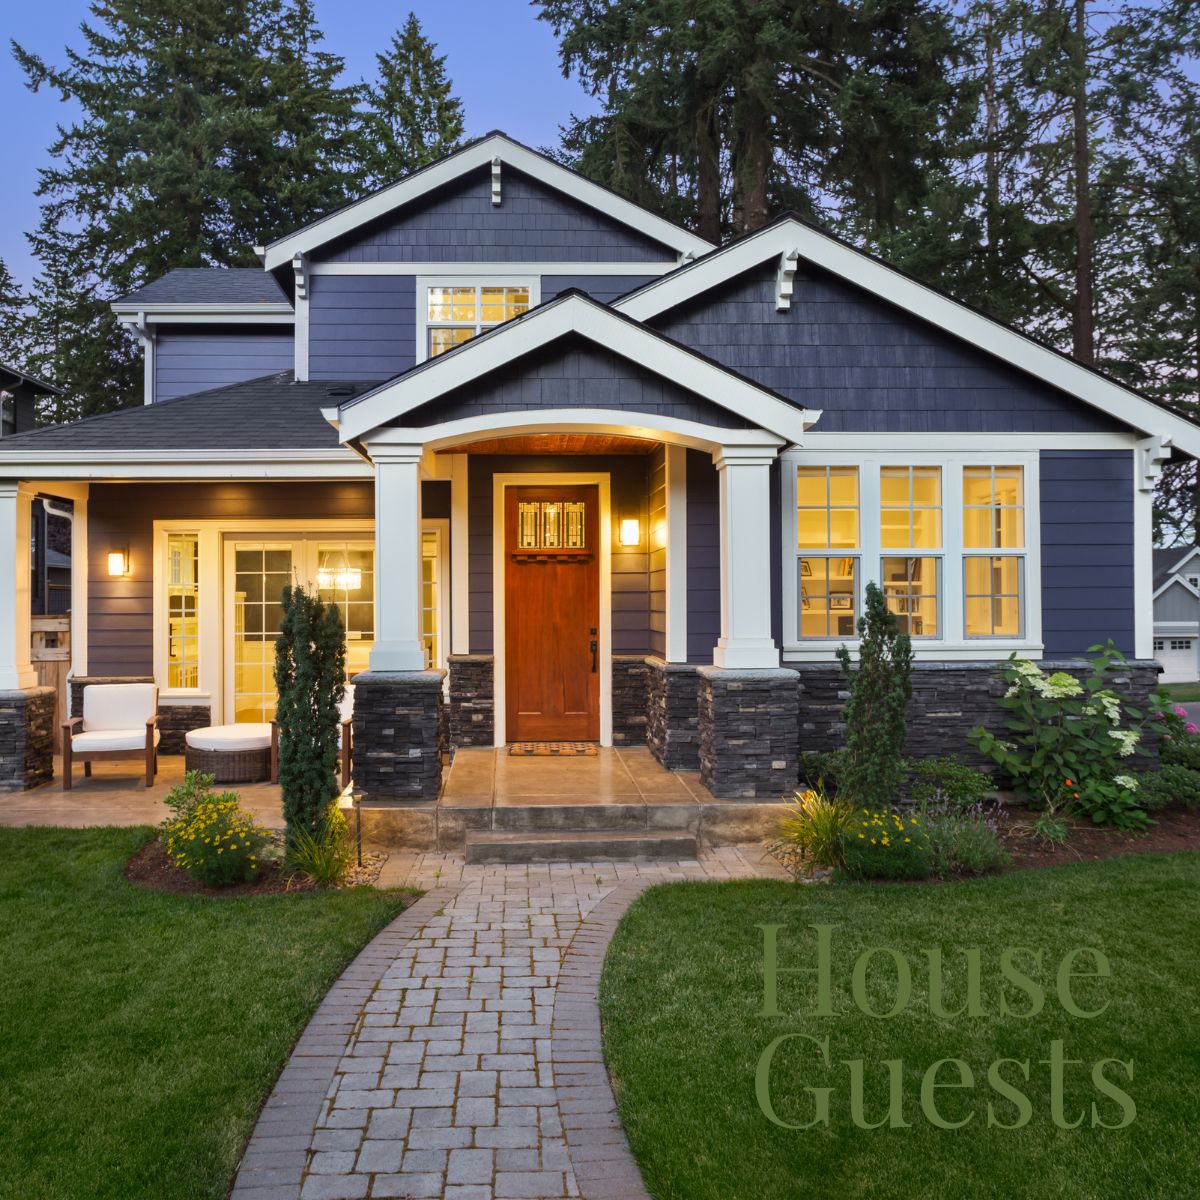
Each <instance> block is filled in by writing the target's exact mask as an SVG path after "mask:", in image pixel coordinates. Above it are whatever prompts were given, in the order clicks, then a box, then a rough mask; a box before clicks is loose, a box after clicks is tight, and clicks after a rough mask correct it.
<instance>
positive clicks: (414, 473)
mask: <svg viewBox="0 0 1200 1200" xmlns="http://www.w3.org/2000/svg"><path fill="white" fill-rule="evenodd" d="M369 450H370V454H371V458H372V460H373V461H374V463H375V647H374V649H373V650H372V651H371V670H372V671H423V670H425V667H426V662H425V642H424V640H423V639H422V637H421V452H422V451H421V447H420V446H401V445H395V446H393V445H380V444H376V445H373V446H371V447H370V448H369Z"/></svg>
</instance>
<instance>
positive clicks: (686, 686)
mask: <svg viewBox="0 0 1200 1200" xmlns="http://www.w3.org/2000/svg"><path fill="white" fill-rule="evenodd" d="M645 662H646V744H647V745H648V746H649V747H650V752H651V753H652V754H653V755H654V757H655V758H656V759H658V761H659V762H660V763H662V765H663V766H664V767H666V768H667V769H668V770H671V771H698V770H699V769H700V706H699V697H700V680H699V677H698V676H697V675H696V668H695V667H693V666H689V665H688V664H687V663H668V662H664V661H663V660H662V659H661V658H657V657H652V658H647V659H646V660H645Z"/></svg>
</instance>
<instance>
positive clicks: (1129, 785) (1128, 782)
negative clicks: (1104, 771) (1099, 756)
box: [1113, 775, 1138, 792]
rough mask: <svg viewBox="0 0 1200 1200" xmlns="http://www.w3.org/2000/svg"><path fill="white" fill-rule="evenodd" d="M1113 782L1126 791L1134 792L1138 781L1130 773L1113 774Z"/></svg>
mask: <svg viewBox="0 0 1200 1200" xmlns="http://www.w3.org/2000/svg"><path fill="white" fill-rule="evenodd" d="M1113 783H1115V784H1116V785H1117V786H1118V787H1123V788H1124V789H1125V790H1126V791H1127V792H1136V791H1137V787H1138V781H1137V780H1136V779H1134V777H1133V776H1132V775H1114V776H1113Z"/></svg>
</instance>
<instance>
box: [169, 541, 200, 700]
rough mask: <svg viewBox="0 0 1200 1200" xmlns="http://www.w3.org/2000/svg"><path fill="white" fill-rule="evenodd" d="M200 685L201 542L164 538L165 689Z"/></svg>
mask: <svg viewBox="0 0 1200 1200" xmlns="http://www.w3.org/2000/svg"><path fill="white" fill-rule="evenodd" d="M199 686H200V539H199V537H198V536H197V535H196V534H194V533H172V534H170V535H169V536H168V537H167V687H168V688H195V687H199Z"/></svg>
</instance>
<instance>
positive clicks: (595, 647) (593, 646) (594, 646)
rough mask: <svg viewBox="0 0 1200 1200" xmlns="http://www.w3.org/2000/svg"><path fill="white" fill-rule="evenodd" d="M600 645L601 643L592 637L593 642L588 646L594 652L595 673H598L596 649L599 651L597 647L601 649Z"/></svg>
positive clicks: (593, 671) (593, 667) (593, 665)
mask: <svg viewBox="0 0 1200 1200" xmlns="http://www.w3.org/2000/svg"><path fill="white" fill-rule="evenodd" d="M599 646H600V643H599V642H597V641H596V639H595V638H592V640H591V642H589V643H588V648H589V649H590V650H591V652H592V674H593V675H595V673H596V651H597V649H599Z"/></svg>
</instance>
